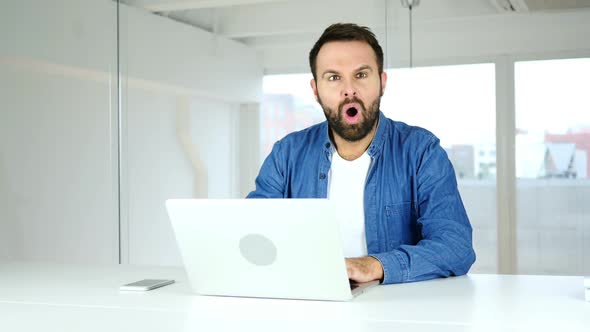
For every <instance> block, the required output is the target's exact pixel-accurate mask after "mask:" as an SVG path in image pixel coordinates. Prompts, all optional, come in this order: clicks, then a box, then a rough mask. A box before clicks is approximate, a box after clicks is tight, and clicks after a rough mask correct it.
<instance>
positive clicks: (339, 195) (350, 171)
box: [328, 152, 371, 257]
mask: <svg viewBox="0 0 590 332" xmlns="http://www.w3.org/2000/svg"><path fill="white" fill-rule="evenodd" d="M369 166H371V157H370V156H369V154H368V153H367V152H365V153H363V155H362V156H360V157H358V158H357V159H355V160H352V161H348V160H345V159H343V158H342V157H340V155H339V154H338V152H334V153H333V154H332V166H331V168H330V175H329V182H328V199H330V200H332V201H336V205H337V206H338V209H337V215H336V216H337V218H338V221H339V223H340V228H341V231H342V240H343V245H344V257H361V256H366V255H367V240H366V239H365V205H364V201H365V200H364V198H365V181H366V180H367V173H368V171H369Z"/></svg>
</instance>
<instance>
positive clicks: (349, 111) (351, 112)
mask: <svg viewBox="0 0 590 332" xmlns="http://www.w3.org/2000/svg"><path fill="white" fill-rule="evenodd" d="M343 108H344V109H343V111H344V114H343V118H344V121H346V123H348V124H349V125H352V124H356V123H358V122H359V121H360V120H361V112H360V110H361V108H360V105H359V104H358V103H350V104H348V105H345V106H344V107H343Z"/></svg>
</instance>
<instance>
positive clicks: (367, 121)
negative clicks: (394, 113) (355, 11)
mask: <svg viewBox="0 0 590 332" xmlns="http://www.w3.org/2000/svg"><path fill="white" fill-rule="evenodd" d="M316 77H317V81H316V80H312V81H311V88H312V89H313V92H314V94H315V96H316V99H317V101H318V102H319V103H320V105H321V106H322V108H323V109H324V114H325V115H326V119H327V120H328V123H329V125H330V128H332V130H333V131H334V132H335V133H336V134H337V135H338V136H340V137H342V138H343V139H345V140H347V141H350V142H356V141H359V140H361V139H363V138H364V137H366V136H367V135H368V134H369V132H371V130H372V129H373V127H374V126H375V123H376V122H377V119H378V118H379V103H380V101H381V96H382V95H383V91H384V90H385V83H386V81H387V75H386V74H385V72H383V73H382V74H381V75H379V69H378V66H377V59H376V56H375V52H374V51H373V49H372V48H371V46H369V44H367V43H365V42H362V41H336V42H328V43H326V44H324V45H323V46H322V48H321V49H320V52H319V53H318V56H317V59H316Z"/></svg>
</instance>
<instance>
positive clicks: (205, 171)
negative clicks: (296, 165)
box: [0, 0, 590, 276]
mask: <svg viewBox="0 0 590 332" xmlns="http://www.w3.org/2000/svg"><path fill="white" fill-rule="evenodd" d="M410 3H412V1H410ZM335 22H354V23H357V24H359V25H363V26H367V27H369V28H371V29H372V30H373V31H374V32H375V34H376V35H377V37H378V39H379V41H380V43H381V45H382V46H383V48H384V52H385V56H386V59H385V68H386V70H387V72H388V74H389V84H388V87H387V91H386V93H385V95H384V97H383V101H382V107H381V108H382V111H383V112H384V113H385V114H386V115H387V116H388V117H390V118H392V119H394V120H399V121H404V122H407V123H409V124H412V125H417V126H421V127H425V128H427V129H428V130H430V131H432V132H433V133H434V134H435V135H437V136H438V137H439V138H440V139H441V145H442V146H443V147H444V148H445V150H446V151H447V153H448V155H449V159H450V160H451V161H452V162H453V164H454V166H455V171H456V174H457V181H458V185H459V189H460V192H461V194H462V198H463V200H464V204H465V206H466V209H467V213H468V215H469V217H470V220H471V223H472V225H473V236H474V247H475V250H476V252H477V261H476V263H475V264H474V265H473V267H472V269H471V271H470V273H472V274H519V275H528V274H531V275H561V276H564V275H565V276H583V275H590V204H588V202H590V99H588V87H589V86H590V39H588V38H587V36H588V35H589V34H590V2H589V1H534V0H475V1H462V0H437V1H433V0H422V1H419V2H417V3H414V4H413V5H412V7H411V9H410V8H409V6H408V3H407V1H406V2H404V1H394V0H367V1H358V0H321V1H315V0H313V1H312V0H298V1H295V0H226V1H205V0H186V1H180V0H125V1H112V0H54V1H39V0H20V1H1V2H0V26H1V28H0V36H1V38H0V40H2V43H0V105H1V108H0V259H1V260H11V261H35V262H48V263H49V262H50V263H67V264H97V265H118V264H121V265H134V266H135V265H138V266H161V267H180V266H182V261H181V258H180V255H179V252H178V249H177V247H176V243H175V240H174V234H173V232H172V228H171V225H170V221H169V219H168V216H167V214H166V210H165V206H164V201H165V200H166V199H169V198H242V197H244V196H245V195H246V194H247V193H248V192H249V191H251V190H252V189H253V188H254V179H255V177H256V175H257V173H258V169H259V167H260V165H261V163H262V161H263V160H264V157H265V156H266V155H267V154H268V152H269V148H270V146H272V144H273V143H274V142H275V141H277V140H278V139H280V138H281V137H282V136H284V135H286V134H287V133H289V132H291V131H294V130H299V129H302V128H304V127H306V126H308V125H311V124H314V123H317V122H320V121H323V120H324V116H323V113H322V111H321V109H320V108H319V105H317V103H316V102H315V100H314V99H313V95H312V93H311V89H310V88H309V79H310V78H311V76H310V70H309V65H308V52H309V50H310V49H311V46H312V45H313V43H314V42H315V40H316V39H317V38H318V37H319V35H320V34H321V32H322V31H323V29H325V28H326V27H327V26H328V25H330V24H332V23H335Z"/></svg>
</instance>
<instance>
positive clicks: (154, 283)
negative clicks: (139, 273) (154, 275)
mask: <svg viewBox="0 0 590 332" xmlns="http://www.w3.org/2000/svg"><path fill="white" fill-rule="evenodd" d="M172 283H174V280H172V279H143V280H140V281H136V282H132V283H130V284H126V285H123V286H121V287H120V288H119V290H122V291H139V292H145V291H149V290H152V289H155V288H159V287H162V286H166V285H170V284H172Z"/></svg>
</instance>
